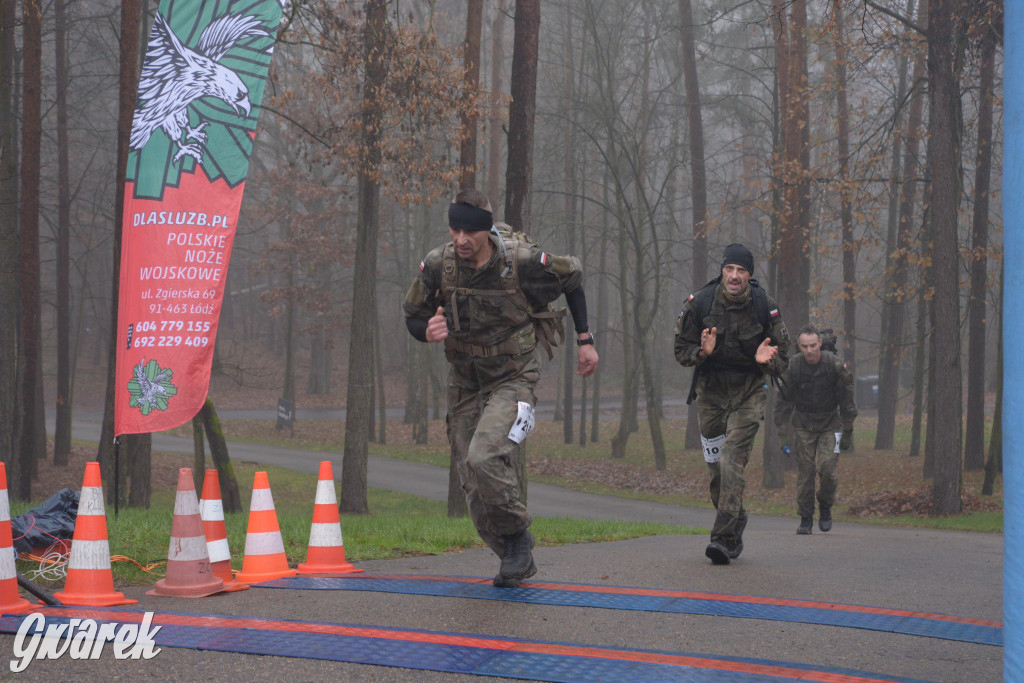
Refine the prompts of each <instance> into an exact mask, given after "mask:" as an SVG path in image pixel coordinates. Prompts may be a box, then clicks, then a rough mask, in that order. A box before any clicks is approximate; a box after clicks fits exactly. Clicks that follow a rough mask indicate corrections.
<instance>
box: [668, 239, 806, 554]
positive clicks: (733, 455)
mask: <svg viewBox="0 0 1024 683" xmlns="http://www.w3.org/2000/svg"><path fill="white" fill-rule="evenodd" d="M753 274H754V255H753V254H752V253H750V250H749V249H747V248H746V247H745V246H743V245H742V244H738V243H733V244H730V245H729V246H728V247H726V248H725V252H724V253H723V255H722V272H721V275H719V277H717V278H716V279H714V280H712V281H711V282H709V283H708V284H707V285H705V286H704V287H703V288H702V289H701V290H699V291H698V292H696V293H694V294H691V295H690V298H689V299H688V300H687V302H686V305H685V306H684V307H683V311H682V313H680V314H679V319H678V320H677V321H676V338H675V353H676V360H678V361H679V362H680V364H682V365H683V366H684V367H686V366H692V367H693V368H694V370H693V372H694V377H693V387H692V388H691V390H690V398H689V399H687V403H690V401H691V400H692V399H693V398H696V400H697V417H698V420H699V422H700V440H701V444H702V446H703V448H704V460H705V462H707V464H708V473H709V475H710V487H709V488H710V492H711V502H712V503H714V506H715V510H716V511H717V514H716V516H715V524H714V526H713V527H712V528H711V543H709V544H708V546H707V548H706V549H705V550H704V554H705V555H706V556H707V557H708V558H709V559H710V560H711V561H712V562H713V563H714V564H729V562H730V561H731V560H734V559H736V558H737V557H739V556H740V553H741V552H743V530H744V528H746V526H747V512H746V510H744V509H743V489H744V487H745V484H746V479H745V477H744V469H745V468H746V466H747V461H748V460H749V459H750V451H751V449H752V448H753V446H754V437H755V436H756V435H757V429H758V427H759V426H760V424H761V419H762V418H763V416H764V406H765V398H766V392H767V386H768V377H769V376H774V377H778V376H779V375H781V374H782V372H783V371H784V370H785V369H786V365H787V362H788V360H787V359H788V356H787V353H788V350H789V334H788V333H787V332H786V326H785V324H784V323H783V322H782V316H780V315H779V308H778V306H776V304H775V301H774V300H773V299H772V298H771V297H769V296H768V294H767V293H766V292H765V291H764V290H763V289H761V287H760V286H759V285H758V284H757V280H752V279H751V275H753Z"/></svg>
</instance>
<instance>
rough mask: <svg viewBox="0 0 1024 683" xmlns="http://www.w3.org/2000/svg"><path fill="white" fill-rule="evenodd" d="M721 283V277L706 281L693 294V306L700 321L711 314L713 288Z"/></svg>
mask: <svg viewBox="0 0 1024 683" xmlns="http://www.w3.org/2000/svg"><path fill="white" fill-rule="evenodd" d="M721 281H722V278H721V276H719V277H716V278H715V279H713V280H710V281H708V283H707V284H706V285H704V286H703V287H701V288H700V289H698V290H697V291H696V292H694V293H693V296H692V298H693V306H694V309H695V310H696V311H697V314H698V315H699V316H700V319H701V320H704V318H706V317H708V314H709V313H711V304H713V303H714V301H715V287H717V286H718V284H719V283H720V282H721Z"/></svg>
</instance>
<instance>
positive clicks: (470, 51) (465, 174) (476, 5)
mask: <svg viewBox="0 0 1024 683" xmlns="http://www.w3.org/2000/svg"><path fill="white" fill-rule="evenodd" d="M483 15H484V2H483V0H467V2H466V42H465V43H463V47H464V49H465V54H464V55H463V60H464V63H465V66H466V73H465V75H464V76H463V83H464V84H465V87H466V90H467V91H469V90H475V89H477V88H478V87H479V86H480V32H481V28H482V26H483ZM461 123H462V128H463V131H464V133H465V137H464V138H463V139H462V144H461V146H460V147H459V166H460V167H461V169H460V172H459V189H462V190H464V189H467V188H474V187H476V145H477V142H476V119H474V118H471V117H469V116H468V115H465V114H463V116H462V121H461Z"/></svg>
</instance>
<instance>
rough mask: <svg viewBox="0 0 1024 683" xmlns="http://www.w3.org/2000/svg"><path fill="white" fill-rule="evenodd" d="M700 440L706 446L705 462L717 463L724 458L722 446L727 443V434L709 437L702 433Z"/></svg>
mask: <svg viewBox="0 0 1024 683" xmlns="http://www.w3.org/2000/svg"><path fill="white" fill-rule="evenodd" d="M700 442H701V444H702V445H703V446H704V462H706V463H715V462H718V461H719V460H721V459H722V446H724V445H725V434H722V435H721V436H716V437H715V438H713V439H709V438H707V437H706V436H704V435H703V434H701V437H700Z"/></svg>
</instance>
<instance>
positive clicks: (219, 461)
mask: <svg viewBox="0 0 1024 683" xmlns="http://www.w3.org/2000/svg"><path fill="white" fill-rule="evenodd" d="M199 415H200V417H201V419H202V422H203V427H204V428H205V429H206V440H207V441H209V442H210V456H211V457H212V459H213V464H214V466H215V467H216V468H217V479H218V480H219V481H220V495H221V502H222V503H223V505H224V512H241V511H242V497H241V496H240V495H239V493H238V479H236V478H235V469H234V467H232V465H231V458H230V457H228V442H227V440H226V439H225V438H224V430H223V429H221V426H220V418H218V417H217V409H216V408H214V407H213V401H211V400H210V399H209V398H207V399H206V402H205V403H204V404H203V409H202V410H200V411H199Z"/></svg>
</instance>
